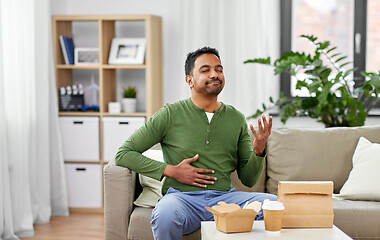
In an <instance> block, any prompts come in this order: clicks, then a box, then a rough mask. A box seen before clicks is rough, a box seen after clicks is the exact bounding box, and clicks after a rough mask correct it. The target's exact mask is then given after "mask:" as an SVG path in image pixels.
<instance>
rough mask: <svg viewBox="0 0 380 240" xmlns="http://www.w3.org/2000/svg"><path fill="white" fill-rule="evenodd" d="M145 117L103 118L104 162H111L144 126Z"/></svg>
mask: <svg viewBox="0 0 380 240" xmlns="http://www.w3.org/2000/svg"><path fill="white" fill-rule="evenodd" d="M144 122H145V118H144V117H104V118H103V160H104V161H111V160H112V159H114V158H115V155H116V153H117V150H118V149H119V147H120V146H121V145H123V143H124V142H125V141H126V140H127V139H128V138H129V136H131V135H132V134H133V133H134V132H135V131H136V130H137V129H139V128H140V127H141V126H142V125H144Z"/></svg>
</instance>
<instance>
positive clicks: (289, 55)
mask: <svg viewBox="0 0 380 240" xmlns="http://www.w3.org/2000/svg"><path fill="white" fill-rule="evenodd" d="M301 37H302V38H305V39H307V40H308V41H310V43H312V44H313V45H314V47H315V52H314V54H313V55H310V54H308V55H306V54H305V53H304V52H293V51H289V52H285V53H283V54H282V56H281V57H280V58H278V59H276V60H275V61H274V63H273V65H272V64H271V60H270V57H268V58H266V59H264V58H256V59H249V60H247V61H245V62H244V63H260V64H266V65H271V66H273V67H274V74H280V73H282V72H288V73H290V74H291V75H292V76H294V77H296V79H297V85H296V88H297V89H301V88H306V89H307V90H308V92H309V93H310V97H308V98H300V97H294V98H293V99H292V100H290V99H288V98H286V97H284V95H283V94H282V93H281V94H280V98H279V99H278V100H277V101H273V98H272V97H271V98H270V99H269V100H270V102H271V103H272V104H273V106H281V110H280V117H281V121H282V122H283V123H285V122H286V121H287V120H288V118H289V117H292V116H308V117H311V118H316V119H318V121H319V122H323V123H324V124H325V126H326V127H338V126H349V127H355V126H363V125H364V122H365V118H366V117H367V115H368V111H369V110H370V109H371V108H372V107H373V106H374V105H375V104H376V103H377V102H379V100H380V99H379V94H380V75H379V74H380V72H379V74H376V73H372V72H362V75H363V76H364V77H366V78H367V79H368V80H367V81H365V82H363V83H362V84H360V85H359V86H354V82H353V80H352V79H350V74H351V73H353V72H354V71H356V69H355V68H349V69H347V67H348V66H350V65H352V62H350V61H346V59H347V57H346V56H343V55H342V54H340V53H335V51H336V48H337V47H330V42H329V41H325V42H318V41H317V37H314V36H313V35H311V36H307V35H301ZM323 58H325V59H326V60H327V64H325V63H324V62H323V61H322V59H323ZM273 106H272V107H273ZM268 109H269V108H268V107H267V106H266V105H265V104H263V109H262V110H260V109H258V110H256V113H255V114H253V115H252V116H250V117H249V118H257V117H258V116H259V115H261V114H262V113H263V112H265V111H266V110H268Z"/></svg>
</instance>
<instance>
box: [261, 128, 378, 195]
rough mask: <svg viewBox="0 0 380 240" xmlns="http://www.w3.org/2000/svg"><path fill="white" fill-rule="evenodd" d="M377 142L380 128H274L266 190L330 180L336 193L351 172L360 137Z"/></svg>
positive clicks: (269, 144) (270, 138) (274, 190)
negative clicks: (280, 183) (281, 184)
mask: <svg viewBox="0 0 380 240" xmlns="http://www.w3.org/2000/svg"><path fill="white" fill-rule="evenodd" d="M361 136H363V137H365V138H367V139H368V140H369V141H371V142H375V143H380V125H376V126H366V127H354V128H347V127H339V128H326V129H273V130H272V134H271V136H270V137H269V139H268V142H267V177H268V180H267V183H266V187H267V191H268V192H269V193H272V194H276V193H277V184H278V181H280V180H281V181H286V180H288V181H301V180H309V181H312V180H316V181H329V180H330V181H333V182H334V192H335V193H339V191H340V189H341V187H342V186H343V184H344V183H345V182H346V180H347V178H348V175H349V173H350V171H351V169H352V156H353V154H354V151H355V148H356V145H357V143H358V140H359V138H360V137H361Z"/></svg>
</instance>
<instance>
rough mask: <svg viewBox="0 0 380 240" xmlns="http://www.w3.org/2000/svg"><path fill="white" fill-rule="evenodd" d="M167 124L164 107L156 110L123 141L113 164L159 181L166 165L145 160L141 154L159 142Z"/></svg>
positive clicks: (166, 114)
mask: <svg viewBox="0 0 380 240" xmlns="http://www.w3.org/2000/svg"><path fill="white" fill-rule="evenodd" d="M169 124H170V115H169V110H168V107H166V106H165V107H163V108H161V109H160V110H158V111H157V112H156V113H155V114H154V115H153V116H152V117H150V118H149V119H148V121H146V122H145V124H144V125H143V126H142V127H141V128H139V129H138V130H137V131H135V132H134V133H133V134H132V135H131V136H130V137H129V138H128V140H127V141H125V143H124V144H123V145H122V146H121V147H120V148H119V150H118V152H117V154H116V157H115V164H116V165H117V166H122V167H126V168H129V169H131V170H132V171H135V172H137V173H140V174H142V175H145V176H148V177H151V178H154V179H157V180H161V179H162V177H163V176H162V175H163V173H164V170H165V167H166V165H167V164H166V163H163V162H159V161H156V160H153V159H150V158H147V157H145V156H144V155H142V153H143V152H145V151H146V150H148V149H150V148H151V147H152V146H154V145H155V144H157V143H159V142H161V140H162V139H163V138H164V137H165V133H166V131H167V128H168V125H169Z"/></svg>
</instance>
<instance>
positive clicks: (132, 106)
mask: <svg viewBox="0 0 380 240" xmlns="http://www.w3.org/2000/svg"><path fill="white" fill-rule="evenodd" d="M136 94H137V92H136V88H134V87H128V88H123V99H122V100H121V102H122V104H123V112H125V113H134V112H136V103H137V100H136Z"/></svg>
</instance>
